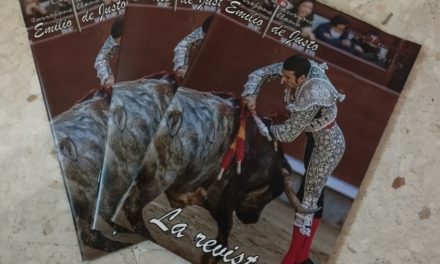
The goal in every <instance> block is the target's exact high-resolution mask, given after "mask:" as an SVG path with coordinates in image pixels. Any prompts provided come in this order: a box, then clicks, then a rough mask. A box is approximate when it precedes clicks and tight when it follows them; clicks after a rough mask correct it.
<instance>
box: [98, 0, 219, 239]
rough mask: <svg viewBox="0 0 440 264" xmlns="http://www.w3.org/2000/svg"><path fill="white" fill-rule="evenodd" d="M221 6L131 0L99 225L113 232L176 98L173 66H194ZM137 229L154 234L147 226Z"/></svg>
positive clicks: (112, 107) (110, 124) (103, 175)
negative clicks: (124, 197) (117, 215)
mask: <svg viewBox="0 0 440 264" xmlns="http://www.w3.org/2000/svg"><path fill="white" fill-rule="evenodd" d="M216 9H217V6H199V5H191V4H182V3H178V1H175V2H172V1H165V2H160V3H158V2H156V1H142V2H140V1H129V5H128V7H127V10H126V16H125V18H124V33H123V35H122V44H121V49H120V54H119V58H120V59H119V63H118V70H117V80H118V84H116V85H114V86H113V89H112V91H113V93H112V100H111V105H110V112H109V117H111V118H110V119H109V120H108V132H107V133H108V140H107V145H106V150H105V158H104V164H103V168H102V171H101V176H100V184H99V190H98V196H97V203H96V207H95V208H96V210H95V214H94V221H93V223H92V228H93V229H96V230H101V231H106V230H107V231H110V230H109V227H111V224H112V221H111V216H112V215H113V212H114V211H115V209H116V206H117V204H118V202H119V200H120V199H121V198H122V195H123V194H124V192H125V191H126V190H127V188H128V185H129V183H130V181H131V179H132V178H133V177H134V175H136V174H137V172H138V170H139V168H140V166H141V162H142V160H143V156H144V153H145V150H146V149H147V147H148V145H149V143H150V140H151V138H152V136H153V135H154V134H155V132H156V129H157V127H158V123H159V122H160V120H161V119H162V116H163V113H164V112H165V110H166V108H167V106H168V104H169V102H170V101H171V99H172V98H173V95H174V92H175V90H176V87H177V85H178V83H177V82H178V80H176V78H174V71H173V69H174V68H175V67H180V68H179V69H177V68H176V72H183V71H184V69H183V67H184V66H185V65H186V66H185V67H187V66H188V65H187V63H186V62H187V61H189V59H187V58H186V55H187V54H189V53H190V51H191V50H192V48H194V49H195V48H196V47H198V45H199V44H200V42H201V40H202V39H203V36H204V34H205V31H206V30H207V28H208V27H209V24H210V23H211V21H212V20H213V16H211V15H212V13H213V12H212V11H211V10H216ZM206 10H208V11H206ZM179 43H180V44H179ZM186 44H190V45H191V48H188V49H187V48H186ZM175 49H176V53H175V52H174V50H175ZM132 51H135V52H132ZM130 80H136V81H134V82H132V83H130V84H129V83H127V81H130ZM109 224H110V225H109ZM136 231H138V232H141V233H142V234H144V235H145V237H147V238H151V236H150V235H149V234H148V231H147V230H143V231H139V230H136Z"/></svg>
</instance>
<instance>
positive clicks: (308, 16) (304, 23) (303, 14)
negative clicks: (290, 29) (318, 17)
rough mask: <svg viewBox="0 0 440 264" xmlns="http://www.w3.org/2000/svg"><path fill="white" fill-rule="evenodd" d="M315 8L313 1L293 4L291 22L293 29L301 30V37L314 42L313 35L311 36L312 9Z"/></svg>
mask: <svg viewBox="0 0 440 264" xmlns="http://www.w3.org/2000/svg"><path fill="white" fill-rule="evenodd" d="M314 6H315V0H299V1H298V2H296V3H295V6H294V8H293V14H294V16H295V17H293V21H294V23H295V27H296V28H298V29H300V30H301V36H303V37H306V38H309V39H311V40H315V39H316V37H315V34H313V29H312V25H313V18H314V13H313V8H314Z"/></svg>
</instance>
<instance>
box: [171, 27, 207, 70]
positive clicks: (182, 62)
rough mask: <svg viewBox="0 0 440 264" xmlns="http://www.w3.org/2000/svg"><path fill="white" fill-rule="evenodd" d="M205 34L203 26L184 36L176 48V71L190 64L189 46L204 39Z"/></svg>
mask: <svg viewBox="0 0 440 264" xmlns="http://www.w3.org/2000/svg"><path fill="white" fill-rule="evenodd" d="M203 38H204V34H203V29H202V27H199V28H197V29H196V30H194V31H193V32H191V33H190V34H189V35H187V36H186V37H184V38H183V39H182V40H181V41H180V42H179V43H178V44H177V46H176V48H175V49H174V59H173V62H174V71H177V70H178V69H180V68H181V67H183V66H186V65H188V63H189V62H188V60H189V48H190V47H191V46H192V45H194V44H196V43H198V42H200V41H201V40H203Z"/></svg>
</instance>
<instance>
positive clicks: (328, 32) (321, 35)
mask: <svg viewBox="0 0 440 264" xmlns="http://www.w3.org/2000/svg"><path fill="white" fill-rule="evenodd" d="M349 26H350V20H348V18H346V17H344V16H342V15H336V16H335V17H333V18H332V19H331V20H330V22H329V23H324V24H322V25H320V26H319V27H318V28H316V29H315V31H314V33H315V35H316V37H317V38H318V39H320V40H322V41H325V42H327V43H329V44H331V45H333V46H335V47H338V48H340V49H343V50H345V51H348V52H350V53H353V51H354V48H353V42H352V41H351V40H350V39H349V38H348V32H347V29H348V27H349Z"/></svg>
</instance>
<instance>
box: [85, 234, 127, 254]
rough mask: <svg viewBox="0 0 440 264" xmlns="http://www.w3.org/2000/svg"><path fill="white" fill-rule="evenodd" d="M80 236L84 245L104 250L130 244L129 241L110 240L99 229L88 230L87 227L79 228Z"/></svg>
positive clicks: (108, 250) (111, 250)
mask: <svg viewBox="0 0 440 264" xmlns="http://www.w3.org/2000/svg"><path fill="white" fill-rule="evenodd" d="M80 237H81V240H82V241H84V244H85V245H87V246H89V247H92V248H94V249H98V250H102V251H105V252H113V251H116V250H119V249H122V248H125V247H128V246H131V245H132V244H131V243H124V242H119V241H114V240H110V239H108V238H106V237H105V236H103V235H102V234H101V233H100V232H99V231H96V230H90V229H89V228H84V229H83V230H81V234H80Z"/></svg>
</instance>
